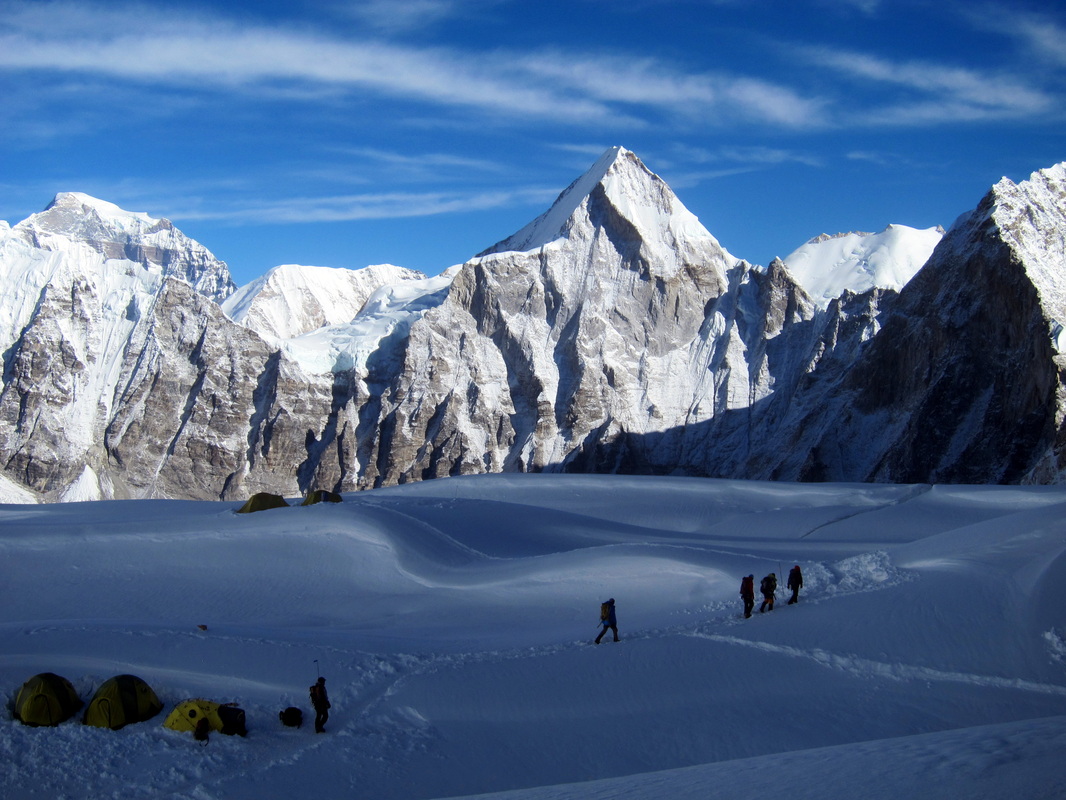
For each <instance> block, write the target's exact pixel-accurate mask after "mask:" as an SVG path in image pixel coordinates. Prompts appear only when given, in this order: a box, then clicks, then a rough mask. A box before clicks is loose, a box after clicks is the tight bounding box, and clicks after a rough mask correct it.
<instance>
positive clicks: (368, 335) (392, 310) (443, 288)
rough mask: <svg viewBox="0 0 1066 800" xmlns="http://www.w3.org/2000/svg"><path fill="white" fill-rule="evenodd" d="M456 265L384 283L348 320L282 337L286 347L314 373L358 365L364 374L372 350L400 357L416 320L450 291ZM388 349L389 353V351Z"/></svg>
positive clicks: (338, 370)
mask: <svg viewBox="0 0 1066 800" xmlns="http://www.w3.org/2000/svg"><path fill="white" fill-rule="evenodd" d="M455 270H456V268H454V267H453V268H452V269H451V270H447V271H445V272H443V273H441V274H440V275H437V276H435V277H432V278H426V277H422V278H420V279H418V278H414V277H407V278H405V279H403V280H399V281H397V282H396V283H389V284H383V285H381V286H380V287H379V288H378V289H377V290H376V291H375V292H374V293H373V294H372V295H371V296H370V297H369V298H368V299H367V300H366V302H365V303H364V304H363V305H362V306H361V308H360V311H359V313H358V314H357V315H356V316H355V318H354V319H352V320H351V321H350V322H346V323H344V324H336V325H325V326H322V327H320V328H317V329H312V330H309V331H308V332H307V333H305V334H303V335H300V336H294V337H292V338H288V339H285V340H284V341H282V343H281V346H282V349H283V350H284V351H285V352H286V353H287V354H288V355H289V356H290V357H291V358H292V359H293V360H294V361H296V362H297V363H298V364H299V365H300V366H301V367H302V368H303V369H304V370H306V371H307V372H309V373H311V374H321V373H325V372H333V373H340V372H347V371H349V370H354V371H355V372H356V374H358V375H360V376H362V375H364V374H365V372H366V362H367V359H368V358H369V357H370V356H371V355H372V354H374V353H378V354H380V355H382V356H383V357H384V358H390V357H396V356H398V354H397V353H396V352H395V351H397V349H398V348H399V347H401V346H402V345H403V343H404V340H405V339H406V337H407V332H408V331H409V330H410V328H411V325H412V323H414V322H415V320H417V319H419V318H420V317H421V316H422V315H423V314H425V313H426V311H428V310H429V309H431V308H435V307H437V306H439V305H440V304H441V302H442V301H443V300H444V298H445V297H446V296H447V293H448V288H449V287H450V286H451V282H452V279H453V277H454V275H455ZM386 351H387V352H386Z"/></svg>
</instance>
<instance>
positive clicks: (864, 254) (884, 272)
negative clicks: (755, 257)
mask: <svg viewBox="0 0 1066 800" xmlns="http://www.w3.org/2000/svg"><path fill="white" fill-rule="evenodd" d="M943 234H944V231H943V229H940V228H928V229H926V230H917V229H915V228H909V227H907V226H906V225H889V226H888V227H887V228H885V229H884V230H883V231H881V232H880V233H841V234H837V235H836V236H825V235H823V236H819V237H816V238H814V239H812V240H811V241H809V242H807V243H806V244H805V245H803V246H802V247H799V248H797V249H796V250H794V251H793V252H792V253H790V254H789V255H788V256H787V257H786V258H785V259H784V262H785V267H786V268H787V269H788V272H789V274H790V275H791V276H792V277H793V278H795V279H796V281H797V282H798V283H799V284H800V286H802V287H803V288H804V289H805V290H806V291H807V294H809V295H810V296H811V298H812V299H814V300H815V302H817V303H818V305H819V306H821V307H822V308H825V307H827V306H828V305H829V303H830V302H832V301H833V300H835V299H836V298H838V297H840V296H841V295H843V294H844V292H845V291H851V292H854V293H856V294H860V293H862V292H865V291H866V290H868V289H872V288H874V287H877V288H881V289H892V290H894V291H897V292H898V291H899V290H900V289H902V288H903V287H904V286H905V285H906V284H907V282H908V281H910V279H911V278H913V277H914V274H915V273H916V272H917V271H918V270H919V269H921V268H922V266H923V265H924V264H925V262H926V261H928V260H929V256H930V255H931V254H932V252H933V250H934V249H935V248H936V246H937V244H938V243H939V242H940V239H941V238H942V237H943Z"/></svg>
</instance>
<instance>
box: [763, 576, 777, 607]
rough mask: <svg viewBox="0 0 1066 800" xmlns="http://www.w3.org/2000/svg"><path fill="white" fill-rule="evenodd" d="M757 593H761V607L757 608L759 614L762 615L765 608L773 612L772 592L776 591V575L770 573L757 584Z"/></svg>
mask: <svg viewBox="0 0 1066 800" xmlns="http://www.w3.org/2000/svg"><path fill="white" fill-rule="evenodd" d="M759 591H760V592H762V605H761V606H759V613H760V614H762V613H763V612H764V611H766V607H767V606H770V610H771V611H773V610H774V592H776V591H777V575H775V574H774V573H773V572H771V573H770V574H769V575H767V576H766V577H765V578H763V579H762V581H761V582H760V583H759Z"/></svg>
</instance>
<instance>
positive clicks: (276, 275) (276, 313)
mask: <svg viewBox="0 0 1066 800" xmlns="http://www.w3.org/2000/svg"><path fill="white" fill-rule="evenodd" d="M425 277H426V276H425V275H423V274H422V273H421V272H417V271H415V270H411V269H405V268H404V267H396V266H393V265H391V264H375V265H373V266H369V267H364V268H363V269H340V268H333V267H307V266H301V265H298V264H282V265H281V266H278V267H274V268H273V269H272V270H270V271H269V272H268V273H267V274H266V275H264V276H263V277H261V278H258V279H257V280H254V281H252V282H251V283H249V284H247V285H246V286H242V287H241V288H240V289H238V290H237V291H236V292H234V293H233V294H232V295H230V296H229V297H228V298H226V301H225V302H224V303H223V304H222V310H223V311H224V312H225V313H226V316H228V317H229V318H230V319H232V320H233V321H234V322H239V323H240V324H241V325H244V326H245V327H246V328H251V329H252V330H254V331H255V332H256V333H258V334H259V335H260V336H262V337H263V338H264V339H266V340H268V341H272V342H277V341H280V340H284V339H291V338H294V337H296V336H301V335H303V334H305V333H310V332H311V331H315V330H318V329H319V328H322V327H324V326H327V325H343V324H345V323H348V322H351V320H352V319H353V318H354V317H355V315H356V314H358V313H359V311H360V310H361V309H362V308H363V306H364V305H365V304H366V301H367V300H368V299H369V298H370V296H371V295H372V294H373V293H374V292H375V291H377V290H378V289H379V288H381V287H382V286H390V285H393V284H401V283H403V282H404V281H411V280H421V279H424V278H425Z"/></svg>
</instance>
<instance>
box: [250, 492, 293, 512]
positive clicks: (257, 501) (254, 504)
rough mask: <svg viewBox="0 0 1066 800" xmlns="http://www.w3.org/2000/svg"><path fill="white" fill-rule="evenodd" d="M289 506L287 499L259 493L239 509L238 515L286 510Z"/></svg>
mask: <svg viewBox="0 0 1066 800" xmlns="http://www.w3.org/2000/svg"><path fill="white" fill-rule="evenodd" d="M288 505H289V504H288V503H286V502H285V498H284V497H282V496H280V495H276V494H270V492H257V493H256V494H253V495H252V496H251V497H249V498H248V501H247V502H246V503H245V504H244V505H243V506H241V507H240V508H238V509H237V513H238V514H251V513H252V512H253V511H266V510H267V509H268V508H285V507H287V506H288Z"/></svg>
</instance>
